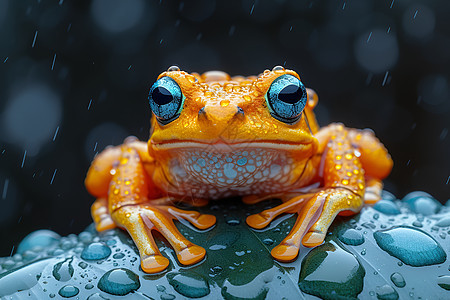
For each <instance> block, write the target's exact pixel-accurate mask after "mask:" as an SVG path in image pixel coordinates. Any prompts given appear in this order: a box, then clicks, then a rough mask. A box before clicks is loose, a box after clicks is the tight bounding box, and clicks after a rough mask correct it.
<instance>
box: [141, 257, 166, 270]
mask: <svg viewBox="0 0 450 300" xmlns="http://www.w3.org/2000/svg"><path fill="white" fill-rule="evenodd" d="M168 266H169V260H168V259H167V258H165V257H164V256H162V255H161V254H153V255H149V256H146V257H142V258H141V268H142V270H143V271H144V272H145V273H150V274H154V273H159V272H161V271H164V270H165V269H166V268H167V267H168Z"/></svg>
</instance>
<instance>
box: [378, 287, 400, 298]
mask: <svg viewBox="0 0 450 300" xmlns="http://www.w3.org/2000/svg"><path fill="white" fill-rule="evenodd" d="M377 299H380V300H397V299H398V293H397V291H396V290H394V289H393V288H392V286H390V285H389V284H385V285H383V286H378V287H377Z"/></svg>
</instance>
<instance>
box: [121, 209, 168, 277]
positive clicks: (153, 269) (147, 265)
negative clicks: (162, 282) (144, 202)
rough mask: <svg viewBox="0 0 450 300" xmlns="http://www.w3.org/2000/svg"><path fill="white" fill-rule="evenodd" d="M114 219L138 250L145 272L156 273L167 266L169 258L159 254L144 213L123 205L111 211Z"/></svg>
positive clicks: (151, 227) (151, 225)
mask: <svg viewBox="0 0 450 300" xmlns="http://www.w3.org/2000/svg"><path fill="white" fill-rule="evenodd" d="M113 218H114V220H115V221H116V222H117V223H118V224H121V227H124V228H125V229H126V230H127V231H128V233H129V234H130V236H131V238H132V239H133V241H134V244H135V245H136V246H137V248H138V250H139V255H140V257H141V267H142V270H143V271H144V272H146V273H158V272H161V271H163V270H165V269H166V268H167V266H169V260H168V259H167V258H165V257H164V256H162V255H161V253H160V252H159V249H158V246H157V245H156V243H155V240H154V239H153V237H152V235H151V232H150V231H151V230H152V229H153V227H154V226H153V224H151V223H150V224H149V223H148V222H145V220H146V213H145V212H144V211H143V210H142V209H140V208H139V209H137V208H136V207H133V206H123V207H121V208H119V209H118V210H116V211H115V212H114V213H113Z"/></svg>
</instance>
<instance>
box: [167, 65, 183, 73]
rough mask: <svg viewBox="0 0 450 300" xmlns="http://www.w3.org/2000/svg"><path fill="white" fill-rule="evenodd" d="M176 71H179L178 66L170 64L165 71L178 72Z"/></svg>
mask: <svg viewBox="0 0 450 300" xmlns="http://www.w3.org/2000/svg"><path fill="white" fill-rule="evenodd" d="M178 71H180V68H179V67H178V66H170V67H169V68H168V69H167V72H178Z"/></svg>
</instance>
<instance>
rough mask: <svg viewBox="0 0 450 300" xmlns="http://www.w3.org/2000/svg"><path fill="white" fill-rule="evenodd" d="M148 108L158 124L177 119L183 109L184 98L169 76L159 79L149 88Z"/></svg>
mask: <svg viewBox="0 0 450 300" xmlns="http://www.w3.org/2000/svg"><path fill="white" fill-rule="evenodd" d="M148 100H149V103H150V108H151V109H152V112H153V113H154V114H155V116H156V119H157V120H158V121H159V123H160V124H163V125H166V124H169V123H170V122H172V121H173V120H175V119H177V118H178V117H179V116H180V112H181V110H182V109H183V102H184V96H183V93H182V92H181V89H180V86H179V85H178V83H177V82H176V81H175V80H173V79H172V78H170V77H169V76H165V77H161V78H160V79H158V80H157V81H156V82H155V83H154V84H153V86H152V87H151V88H150V92H149V94H148Z"/></svg>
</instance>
